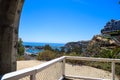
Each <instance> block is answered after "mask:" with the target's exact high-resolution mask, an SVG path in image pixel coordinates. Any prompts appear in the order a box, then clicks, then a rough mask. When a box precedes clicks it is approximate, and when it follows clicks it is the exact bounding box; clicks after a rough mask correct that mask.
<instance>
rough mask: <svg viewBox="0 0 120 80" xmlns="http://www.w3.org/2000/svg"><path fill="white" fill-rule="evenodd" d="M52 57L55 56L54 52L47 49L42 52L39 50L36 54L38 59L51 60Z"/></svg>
mask: <svg viewBox="0 0 120 80" xmlns="http://www.w3.org/2000/svg"><path fill="white" fill-rule="evenodd" d="M54 58H56V53H54V52H53V51H49V50H45V51H43V52H40V53H38V55H37V59H38V60H45V61H48V60H51V59H54Z"/></svg>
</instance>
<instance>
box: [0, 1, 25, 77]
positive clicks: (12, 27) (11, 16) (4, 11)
mask: <svg viewBox="0 0 120 80" xmlns="http://www.w3.org/2000/svg"><path fill="white" fill-rule="evenodd" d="M23 3H24V0H0V75H3V74H5V73H8V72H11V71H15V70H16V52H17V41H18V26H19V20H20V14H21V10H22V6H23Z"/></svg>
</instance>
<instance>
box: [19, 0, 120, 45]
mask: <svg viewBox="0 0 120 80" xmlns="http://www.w3.org/2000/svg"><path fill="white" fill-rule="evenodd" d="M118 1H119V0H25V3H24V6H23V10H22V14H21V19H20V27H19V37H20V38H22V40H23V41H25V42H26V41H27V42H52V43H66V42H71V41H80V40H90V39H91V38H92V37H93V36H94V35H97V34H100V30H101V29H102V28H103V27H104V25H105V24H106V22H108V21H109V20H111V19H116V20H118V19H120V5H119V4H118Z"/></svg>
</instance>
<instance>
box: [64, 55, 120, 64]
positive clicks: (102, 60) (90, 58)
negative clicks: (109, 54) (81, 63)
mask: <svg viewBox="0 0 120 80" xmlns="http://www.w3.org/2000/svg"><path fill="white" fill-rule="evenodd" d="M66 59H72V60H85V61H98V62H115V63H120V59H111V58H93V57H77V56H66Z"/></svg>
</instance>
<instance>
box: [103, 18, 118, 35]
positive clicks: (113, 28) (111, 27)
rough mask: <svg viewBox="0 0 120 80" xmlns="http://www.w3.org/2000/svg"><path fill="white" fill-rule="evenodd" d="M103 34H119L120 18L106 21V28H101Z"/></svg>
mask: <svg viewBox="0 0 120 80" xmlns="http://www.w3.org/2000/svg"><path fill="white" fill-rule="evenodd" d="M101 33H102V34H118V33H120V20H113V19H112V20H111V21H109V22H107V23H106V25H105V26H104V29H102V30H101Z"/></svg>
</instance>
